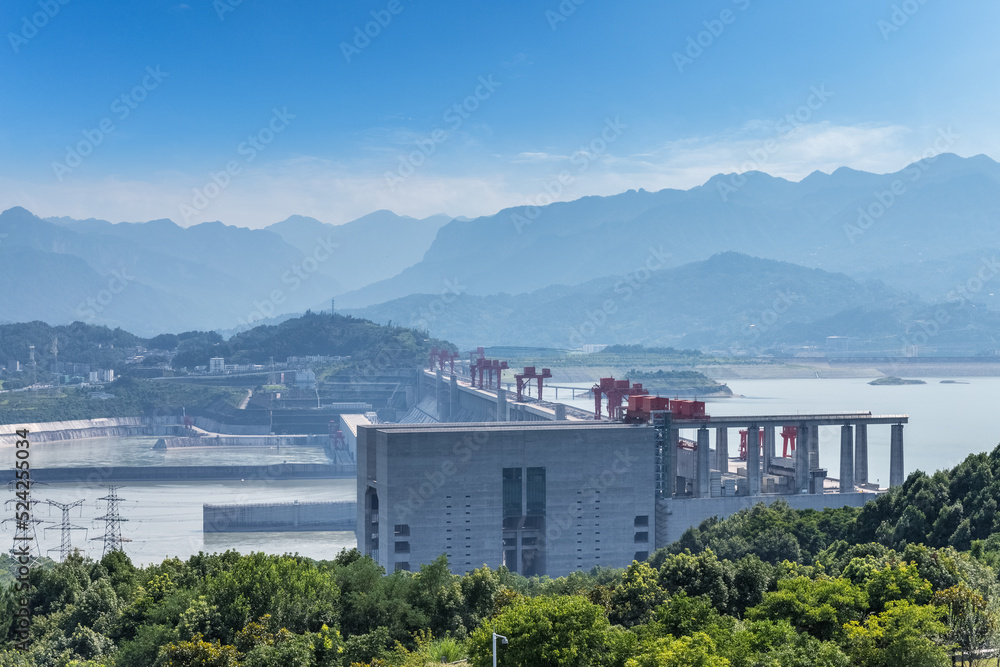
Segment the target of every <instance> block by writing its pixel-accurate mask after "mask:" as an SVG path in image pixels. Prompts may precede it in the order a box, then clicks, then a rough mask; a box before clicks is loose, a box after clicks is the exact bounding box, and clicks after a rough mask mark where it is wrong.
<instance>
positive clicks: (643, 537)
mask: <svg viewBox="0 0 1000 667" xmlns="http://www.w3.org/2000/svg"><path fill="white" fill-rule="evenodd" d="M635 541H636V543H640V542H649V533H648V532H646V531H643V532H641V533H636V534H635Z"/></svg>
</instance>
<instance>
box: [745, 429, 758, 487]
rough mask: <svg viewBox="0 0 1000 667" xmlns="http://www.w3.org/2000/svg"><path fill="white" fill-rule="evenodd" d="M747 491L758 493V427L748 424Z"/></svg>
mask: <svg viewBox="0 0 1000 667" xmlns="http://www.w3.org/2000/svg"><path fill="white" fill-rule="evenodd" d="M747 489H748V490H747V493H748V495H751V496H759V495H760V428H759V427H758V426H757V425H756V424H750V427H749V428H748V429H747Z"/></svg>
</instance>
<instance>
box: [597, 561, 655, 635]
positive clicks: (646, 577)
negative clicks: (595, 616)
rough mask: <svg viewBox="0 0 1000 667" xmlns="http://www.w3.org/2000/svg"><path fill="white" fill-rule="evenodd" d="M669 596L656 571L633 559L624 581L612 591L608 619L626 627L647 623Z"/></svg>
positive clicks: (646, 564)
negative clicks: (661, 586)
mask: <svg viewBox="0 0 1000 667" xmlns="http://www.w3.org/2000/svg"><path fill="white" fill-rule="evenodd" d="M666 598H667V594H666V592H665V591H664V590H663V589H662V588H660V584H659V583H658V582H657V572H656V570H654V569H653V568H652V567H650V566H649V564H648V563H639V562H637V561H632V564H631V565H629V567H628V569H627V570H626V571H625V576H624V577H623V578H622V582H621V583H620V584H619V585H618V586H617V587H616V588H615V589H614V590H613V591H612V592H611V596H610V599H609V604H610V613H609V614H608V617H609V620H610V621H611V622H612V623H614V624H617V625H622V626H624V627H626V628H630V627H632V626H633V625H639V624H642V623H647V622H648V621H649V620H650V619H651V618H652V616H653V610H654V609H655V608H656V607H658V606H659V605H661V604H662V603H663V602H664V600H666Z"/></svg>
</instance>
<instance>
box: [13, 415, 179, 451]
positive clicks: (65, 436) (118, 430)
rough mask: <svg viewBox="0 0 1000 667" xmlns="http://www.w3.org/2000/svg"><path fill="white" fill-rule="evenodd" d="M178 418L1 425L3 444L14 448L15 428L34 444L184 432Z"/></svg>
mask: <svg viewBox="0 0 1000 667" xmlns="http://www.w3.org/2000/svg"><path fill="white" fill-rule="evenodd" d="M181 428H182V427H181V425H180V424H179V420H177V419H176V418H153V419H149V418H145V417H108V418H102V419H78V420H73V421H61V422H42V423H37V424H4V425H2V426H0V447H13V446H14V443H15V442H16V441H17V440H18V437H17V435H16V433H15V431H17V430H19V429H28V431H29V436H28V438H29V440H30V441H31V442H32V443H38V442H57V441H60V440H83V439H85V438H110V437H123V436H140V435H145V436H155V435H175V434H179V433H180V432H181Z"/></svg>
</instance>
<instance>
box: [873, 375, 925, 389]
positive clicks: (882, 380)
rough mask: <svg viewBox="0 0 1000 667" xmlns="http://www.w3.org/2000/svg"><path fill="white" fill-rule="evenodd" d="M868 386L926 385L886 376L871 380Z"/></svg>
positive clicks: (920, 382) (920, 381) (919, 381)
mask: <svg viewBox="0 0 1000 667" xmlns="http://www.w3.org/2000/svg"><path fill="white" fill-rule="evenodd" d="M868 384H871V385H875V386H877V387H880V386H882V385H900V384H927V383H926V382H924V381H923V380H904V379H903V378H898V377H892V376H888V377H884V378H879V379H877V380H872V381H871V382H869V383H868Z"/></svg>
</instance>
